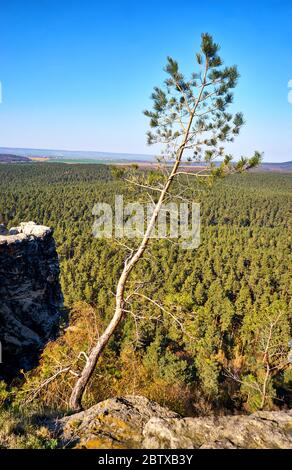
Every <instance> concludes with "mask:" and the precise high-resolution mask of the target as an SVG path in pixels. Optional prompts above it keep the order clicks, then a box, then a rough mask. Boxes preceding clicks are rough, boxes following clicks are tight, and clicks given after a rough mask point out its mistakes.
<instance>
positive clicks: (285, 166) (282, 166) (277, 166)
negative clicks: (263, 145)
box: [252, 161, 292, 172]
mask: <svg viewBox="0 0 292 470" xmlns="http://www.w3.org/2000/svg"><path fill="white" fill-rule="evenodd" d="M252 171H277V172H285V171H292V161H289V162H280V163H269V162H263V163H262V164H261V165H260V166H259V167H258V168H255V169H254V170H252Z"/></svg>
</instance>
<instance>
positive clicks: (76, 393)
mask: <svg viewBox="0 0 292 470" xmlns="http://www.w3.org/2000/svg"><path fill="white" fill-rule="evenodd" d="M207 70H208V64H207V66H206V69H205V76H204V81H203V86H202V87H201V90H200V93H199V96H198V98H197V100H196V104H195V106H194V108H193V110H192V112H191V113H190V118H189V122H188V126H187V128H186V131H185V134H184V138H183V142H182V144H181V145H180V147H179V150H178V155H177V157H176V160H175V163H174V165H173V168H172V171H171V173H170V175H169V177H168V179H167V181H166V184H165V186H164V188H163V190H162V191H161V194H160V197H159V200H158V202H157V204H156V206H155V209H154V211H153V214H152V216H151V219H150V222H149V225H148V227H147V229H146V232H145V235H144V237H143V239H142V241H141V244H140V246H139V248H138V249H137V251H136V252H135V253H134V254H133V256H132V257H131V258H130V259H129V260H128V261H126V263H125V266H124V269H123V271H122V274H121V276H120V279H119V281H118V285H117V292H116V307H115V313H114V316H113V318H112V319H111V321H110V323H109V325H108V326H107V328H106V330H105V331H104V333H103V334H102V335H101V336H100V337H99V339H98V341H97V344H96V346H95V347H94V348H93V349H92V351H91V352H90V354H89V357H88V360H87V362H86V365H85V367H84V369H83V371H82V372H81V375H80V377H79V379H78V380H77V382H76V384H75V386H74V388H73V390H72V393H71V397H70V400H69V407H70V408H71V409H72V410H80V409H81V408H82V407H81V400H82V396H83V394H84V391H85V388H86V386H87V384H88V381H89V380H90V377H91V376H92V374H93V371H94V369H95V367H96V364H97V361H98V359H99V357H100V355H101V353H102V351H103V350H104V348H105V346H106V345H107V344H108V341H109V339H110V338H111V336H112V334H113V333H114V331H115V330H116V328H117V327H118V325H119V323H120V321H121V319H122V317H123V313H124V291H125V286H126V283H127V280H128V278H129V275H130V273H131V271H132V269H133V268H134V266H135V265H136V264H137V262H138V261H139V260H140V258H141V257H142V256H143V253H144V251H145V249H146V247H147V245H148V243H149V240H150V235H151V232H152V230H153V228H154V226H155V223H156V220H157V217H158V214H159V211H160V209H161V206H162V204H163V201H164V199H165V196H166V194H167V192H168V190H169V187H170V185H171V183H172V181H173V179H174V177H175V175H176V173H177V170H178V168H179V165H180V162H181V159H182V155H183V152H184V149H185V147H186V145H187V142H188V138H189V133H190V130H191V126H192V122H193V118H194V115H195V112H196V108H197V106H198V104H199V102H200V100H201V97H202V93H203V89H204V86H205V84H206V74H207Z"/></svg>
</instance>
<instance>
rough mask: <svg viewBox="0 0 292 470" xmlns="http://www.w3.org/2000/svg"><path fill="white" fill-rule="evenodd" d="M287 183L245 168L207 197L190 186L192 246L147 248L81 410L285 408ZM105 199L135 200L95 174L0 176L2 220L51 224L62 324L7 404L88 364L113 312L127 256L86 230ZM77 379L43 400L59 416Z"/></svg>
mask: <svg viewBox="0 0 292 470" xmlns="http://www.w3.org/2000/svg"><path fill="white" fill-rule="evenodd" d="M291 183H292V174H288V173H287V174H275V173H270V174H268V173H259V172H254V173H248V174H243V175H234V176H231V177H229V178H226V179H224V180H220V181H218V182H216V184H215V185H214V186H213V187H212V188H210V189H204V190H201V189H200V188H198V187H196V185H195V183H194V184H193V188H191V190H192V192H193V194H195V196H196V200H197V201H198V202H200V203H201V244H200V246H199V248H197V249H196V250H182V249H181V248H180V247H179V246H178V245H176V244H173V243H169V242H168V241H167V240H155V241H153V242H152V243H151V248H150V249H149V250H148V251H147V255H146V256H145V257H144V259H143V261H142V262H141V263H140V265H139V267H138V269H137V270H136V271H135V273H134V274H133V276H132V278H131V284H132V286H134V284H135V283H136V284H137V283H139V282H143V288H142V290H141V291H140V292H141V293H142V294H143V296H142V295H137V296H136V297H133V299H132V301H131V305H130V306H129V309H131V311H132V312H133V315H129V316H128V317H127V318H126V319H125V320H124V322H123V323H122V324H121V325H120V329H119V332H118V334H116V335H115V337H114V338H113V339H112V340H111V342H110V346H109V348H107V350H106V352H105V353H104V356H103V358H102V359H101V360H100V362H99V365H98V367H97V370H96V373H95V375H94V377H93V379H92V380H91V384H90V387H89V388H88V390H87V393H86V397H85V399H86V404H87V405H90V404H93V403H95V402H96V401H97V400H102V399H104V398H108V397H109V396H113V395H116V394H126V393H136V394H142V395H145V396H148V397H150V398H153V399H155V400H156V401H159V402H160V403H163V404H166V405H168V406H170V407H171V408H173V409H175V410H177V411H180V412H181V413H187V414H196V413H209V412H211V411H214V410H235V409H238V410H248V411H252V410H256V409H259V408H263V407H264V408H270V409H273V408H275V407H282V406H289V400H290V405H291V389H292V384H291V380H292V373H291V368H289V367H288V364H287V357H288V353H289V347H288V342H289V339H290V337H291V306H290V309H289V287H291V284H290V277H289V266H291V251H290V240H289V239H290V230H291V213H290V210H291V199H292V196H291ZM115 194H124V195H125V198H132V199H133V198H134V197H135V194H134V193H133V192H131V191H130V190H129V188H128V186H127V185H126V183H123V182H121V180H120V179H118V178H117V177H116V176H115V174H114V172H113V171H112V169H111V167H109V166H105V165H66V164H57V163H56V164H53V163H52V164H47V163H42V164H14V165H1V166H0V223H5V224H7V225H8V226H9V227H11V226H15V225H17V224H19V223H20V222H22V221H29V220H33V221H35V222H37V223H39V224H45V225H48V226H50V227H53V228H54V236H55V240H56V244H57V250H58V253H59V257H60V268H61V284H62V290H63V294H64V299H65V306H66V308H67V311H68V312H69V328H65V329H64V332H62V334H61V335H60V337H59V338H58V340H57V341H56V342H53V343H50V344H49V345H48V346H47V348H46V349H45V351H44V353H43V356H42V359H41V363H40V366H39V367H38V368H37V369H36V370H34V371H32V372H30V373H27V374H25V378H24V379H23V380H21V381H18V382H17V383H16V384H14V385H15V389H14V397H15V400H19V401H21V400H22V401H23V400H24V401H25V400H26V397H27V396H29V391H30V390H31V389H32V388H37V386H38V384H39V383H41V382H42V381H43V380H45V379H46V378H48V377H50V376H51V375H52V374H53V373H54V371H56V369H57V368H58V367H60V365H62V364H63V365H64V364H67V363H68V362H70V361H75V367H76V370H77V369H78V368H82V365H83V363H82V360H83V361H84V358H83V359H82V356H81V357H80V358H79V359H78V360H76V357H77V356H78V354H79V352H80V351H85V352H86V351H87V352H88V351H89V350H90V347H91V346H92V344H93V340H94V338H96V337H97V335H98V332H99V331H102V328H103V327H104V326H105V325H106V324H107V322H108V319H109V318H110V317H111V315H112V312H113V308H114V292H115V286H116V282H117V279H118V276H119V273H120V270H121V266H122V263H123V260H124V258H125V255H126V250H125V248H123V247H121V246H119V244H117V243H116V242H115V241H114V240H98V239H95V238H94V237H93V235H92V233H91V232H92V224H93V221H94V218H93V215H92V208H93V206H94V204H95V203H97V202H99V201H103V202H110V203H113V201H114V196H115ZM129 288H130V287H129ZM290 294H291V290H290ZM146 297H149V298H151V299H153V302H149V301H148V300H147V299H146ZM157 305H162V306H163V310H162V309H161V308H159V307H157ZM289 312H290V313H289ZM267 350H268V353H267ZM74 380H75V378H74V376H68V375H65V376H61V377H59V378H58V380H56V381H53V382H51V383H50V384H49V385H48V387H46V388H44V389H42V390H41V392H40V397H41V400H39V397H38V400H39V403H40V402H42V403H44V404H46V405H47V406H50V407H53V408H55V409H61V408H63V409H64V408H66V403H67V400H68V396H69V394H70V390H71V388H72V384H73V383H74ZM289 397H290V398H289Z"/></svg>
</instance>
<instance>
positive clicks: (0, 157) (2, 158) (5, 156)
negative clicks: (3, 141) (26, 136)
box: [0, 153, 30, 163]
mask: <svg viewBox="0 0 292 470" xmlns="http://www.w3.org/2000/svg"><path fill="white" fill-rule="evenodd" d="M29 161H30V159H29V158H27V157H22V156H20V155H11V154H9V153H0V163H17V162H29Z"/></svg>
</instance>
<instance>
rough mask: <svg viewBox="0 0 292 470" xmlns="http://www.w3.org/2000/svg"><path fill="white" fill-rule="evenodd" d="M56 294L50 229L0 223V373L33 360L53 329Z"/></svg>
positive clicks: (57, 310) (11, 371) (13, 371)
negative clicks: (8, 226)
mask: <svg viewBox="0 0 292 470" xmlns="http://www.w3.org/2000/svg"><path fill="white" fill-rule="evenodd" d="M62 301H63V298H62V293H61V288H60V284H59V262H58V256H57V253H56V248H55V242H54V238H53V235H52V230H51V229H50V228H49V227H45V226H41V225H36V224H35V223H33V222H28V223H22V224H20V226H19V227H14V228H12V229H10V230H9V231H7V230H6V229H5V227H3V225H2V226H1V227H0V341H1V345H2V364H0V378H4V379H8V380H9V379H11V378H13V377H14V376H15V375H16V374H17V372H18V371H19V370H20V369H24V370H28V369H30V368H32V367H33V366H34V365H35V364H36V362H37V358H38V355H39V353H40V351H41V350H42V348H43V347H44V345H45V344H46V342H47V341H48V340H49V339H50V338H52V337H54V336H55V335H56V333H57V331H58V328H59V323H60V317H61V313H60V312H61V308H62Z"/></svg>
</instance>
